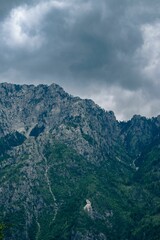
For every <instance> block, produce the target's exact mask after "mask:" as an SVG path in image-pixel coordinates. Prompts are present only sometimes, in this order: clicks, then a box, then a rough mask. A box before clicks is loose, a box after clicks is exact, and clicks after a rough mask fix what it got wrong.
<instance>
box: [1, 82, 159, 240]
mask: <svg viewBox="0 0 160 240" xmlns="http://www.w3.org/2000/svg"><path fill="white" fill-rule="evenodd" d="M159 133H160V118H159V117H157V118H152V119H146V118H144V117H141V116H134V117H133V118H132V119H131V120H130V121H128V122H121V123H119V122H118V121H117V120H116V118H115V116H114V114H113V112H106V111H104V110H102V109H101V108H100V107H99V106H97V105H96V104H95V103H94V102H93V101H91V100H82V99H80V98H78V97H72V96H70V95H69V94H67V93H66V92H65V91H64V90H63V89H62V88H61V87H59V86H58V85H56V84H52V85H51V86H46V85H39V86H37V87H35V86H33V85H29V86H28V85H22V86H20V85H13V84H7V83H3V84H0V167H1V173H0V222H1V223H2V224H4V225H5V230H4V235H5V239H6V240H9V239H13V240H14V239H15V240H17V239H22V240H23V239H24V240H28V239H42V240H44V239H45V240H51V239H73V240H79V239H100V240H101V239H122V240H123V239H148V240H149V239H151V238H150V234H151V235H152V233H153V232H154V231H156V234H154V236H152V239H159V236H160V235H159V232H158V230H157V229H159V225H160V218H159V215H158V208H159V206H160V199H159V193H160V192H159V188H158V182H159V173H160V171H159ZM148 175H149V176H150V178H149V179H150V181H149V180H148ZM153 186H154V188H153ZM86 200H87V201H88V202H89V203H90V208H89V209H90V210H84V209H88V208H85V207H86ZM151 223H152V224H151Z"/></svg>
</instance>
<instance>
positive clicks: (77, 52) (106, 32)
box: [0, 0, 160, 119]
mask: <svg viewBox="0 0 160 240" xmlns="http://www.w3.org/2000/svg"><path fill="white" fill-rule="evenodd" d="M0 82H12V83H28V84H31V83H33V84H38V83H43V84H51V83H53V82H55V83H57V84H59V85H61V86H62V87H63V88H64V89H65V90H66V91H68V92H69V93H71V94H72V95H79V96H80V97H83V98H91V99H93V100H94V101H95V102H96V103H98V104H99V105H100V106H101V107H103V108H105V109H106V110H113V111H114V112H115V114H116V117H117V118H118V119H129V118H131V117H132V115H134V114H141V115H145V116H147V117H151V116H156V115H158V114H160V111H159V110H160V93H159V90H160V1H159V0H152V1H151V0H55V1H54V0H43V1H41V0H12V1H11V0H1V1H0Z"/></svg>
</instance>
